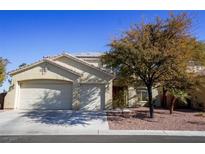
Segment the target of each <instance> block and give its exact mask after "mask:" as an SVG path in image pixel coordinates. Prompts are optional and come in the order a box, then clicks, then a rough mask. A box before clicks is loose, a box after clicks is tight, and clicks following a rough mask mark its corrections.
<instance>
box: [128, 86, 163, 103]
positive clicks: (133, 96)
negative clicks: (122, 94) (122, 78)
mask: <svg viewBox="0 0 205 154" xmlns="http://www.w3.org/2000/svg"><path fill="white" fill-rule="evenodd" d="M143 89H144V90H146V88H143ZM152 97H153V101H155V105H156V106H160V98H159V92H158V90H157V89H153V90H152ZM146 104H147V102H140V101H139V98H138V96H137V93H136V90H135V89H134V88H133V87H129V88H128V106H129V107H135V106H144V105H146Z"/></svg>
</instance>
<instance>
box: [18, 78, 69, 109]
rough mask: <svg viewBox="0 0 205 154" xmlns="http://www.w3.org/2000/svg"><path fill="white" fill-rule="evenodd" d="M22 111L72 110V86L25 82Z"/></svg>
mask: <svg viewBox="0 0 205 154" xmlns="http://www.w3.org/2000/svg"><path fill="white" fill-rule="evenodd" d="M19 108H20V109H71V108H72V85H71V84H67V83H66V84H59V83H58V84H56V83H46V84H43V83H35V84H33V83H32V82H31V83H30V82H25V83H23V84H21V90H20V106H19Z"/></svg>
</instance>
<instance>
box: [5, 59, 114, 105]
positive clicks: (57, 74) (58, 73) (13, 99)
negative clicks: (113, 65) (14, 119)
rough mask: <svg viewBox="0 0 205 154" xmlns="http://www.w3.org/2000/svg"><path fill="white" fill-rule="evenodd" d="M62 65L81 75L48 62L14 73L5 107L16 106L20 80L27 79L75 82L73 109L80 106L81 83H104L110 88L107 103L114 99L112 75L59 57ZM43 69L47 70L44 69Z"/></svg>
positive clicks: (106, 95)
mask: <svg viewBox="0 0 205 154" xmlns="http://www.w3.org/2000/svg"><path fill="white" fill-rule="evenodd" d="M57 62H59V63H60V64H61V65H63V66H65V67H67V68H69V69H72V70H74V71H76V72H77V73H79V74H81V76H78V75H75V74H73V73H71V72H68V71H66V70H64V69H62V68H59V67H57V66H55V65H52V64H50V63H48V62H44V63H41V64H39V65H37V66H35V67H33V68H30V69H28V70H25V71H22V72H20V73H17V74H14V75H13V76H12V88H11V90H10V91H9V92H8V93H7V95H6V97H5V101H4V108H5V109H13V108H15V106H16V105H15V104H17V103H18V102H17V101H18V93H19V89H20V87H19V82H22V81H26V80H37V79H49V80H64V81H70V82H72V83H73V109H78V108H79V97H80V96H79V89H80V87H79V86H80V83H103V84H106V85H107V87H109V88H108V89H107V88H106V91H105V103H106V104H108V103H109V102H110V100H112V77H110V76H108V75H106V74H104V73H102V72H100V71H98V70H95V69H93V68H91V67H89V66H86V65H84V64H80V63H78V62H76V61H73V60H71V59H68V58H66V57H62V58H60V59H57ZM42 70H46V71H43V72H42Z"/></svg>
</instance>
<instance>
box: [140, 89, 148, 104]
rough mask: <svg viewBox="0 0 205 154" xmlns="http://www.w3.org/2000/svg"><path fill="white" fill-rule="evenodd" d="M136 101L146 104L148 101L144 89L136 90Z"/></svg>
mask: <svg viewBox="0 0 205 154" xmlns="http://www.w3.org/2000/svg"><path fill="white" fill-rule="evenodd" d="M137 96H138V101H140V102H147V101H148V93H147V90H146V89H138V90H137Z"/></svg>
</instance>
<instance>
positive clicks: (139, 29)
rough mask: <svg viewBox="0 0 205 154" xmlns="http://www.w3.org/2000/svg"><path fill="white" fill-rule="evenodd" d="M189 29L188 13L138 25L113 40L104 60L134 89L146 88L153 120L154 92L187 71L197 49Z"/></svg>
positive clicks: (103, 57)
mask: <svg viewBox="0 0 205 154" xmlns="http://www.w3.org/2000/svg"><path fill="white" fill-rule="evenodd" d="M190 27H191V18H189V16H188V15H187V14H186V13H181V14H179V15H176V16H175V15H173V14H171V15H170V16H169V17H168V18H167V19H164V20H163V19H160V18H159V17H158V18H156V20H155V21H154V22H152V23H141V24H136V25H134V26H132V27H131V29H130V30H129V31H127V32H125V33H124V34H123V35H122V36H121V38H119V39H115V40H113V41H112V42H111V43H110V44H109V46H110V50H109V51H108V52H106V53H105V54H104V55H103V56H102V57H101V59H102V62H103V63H104V64H106V66H107V67H109V68H112V69H113V71H114V72H115V73H116V75H117V76H123V77H124V78H127V80H128V82H131V83H132V85H133V86H134V88H137V86H136V85H138V84H137V83H139V81H140V82H142V83H143V84H144V85H145V86H146V87H147V92H148V104H149V111H150V117H151V118H153V116H154V115H153V113H154V104H153V100H152V89H153V88H155V87H156V86H161V85H160V84H161V83H163V82H165V81H167V82H168V81H169V80H170V79H173V76H178V75H179V74H180V72H181V71H182V70H183V71H184V70H186V68H187V64H188V61H189V60H190V59H191V57H192V51H193V50H194V49H195V48H196V47H195V45H196V42H197V41H196V40H195V39H194V38H193V37H192V36H191V35H190V33H189V30H190Z"/></svg>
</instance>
